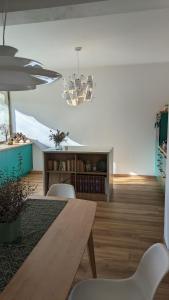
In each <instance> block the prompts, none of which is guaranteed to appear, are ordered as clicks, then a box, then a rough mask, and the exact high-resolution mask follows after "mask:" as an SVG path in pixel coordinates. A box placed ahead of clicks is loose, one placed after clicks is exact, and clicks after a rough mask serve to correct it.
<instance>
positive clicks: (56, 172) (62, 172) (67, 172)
mask: <svg viewBox="0 0 169 300" xmlns="http://www.w3.org/2000/svg"><path fill="white" fill-rule="evenodd" d="M46 172H47V173H54V174H75V173H76V172H75V171H55V170H47V171H46Z"/></svg>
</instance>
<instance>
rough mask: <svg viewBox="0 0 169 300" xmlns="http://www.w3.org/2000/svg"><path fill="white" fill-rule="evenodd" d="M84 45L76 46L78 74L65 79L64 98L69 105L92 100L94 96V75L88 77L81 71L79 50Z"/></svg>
mask: <svg viewBox="0 0 169 300" xmlns="http://www.w3.org/2000/svg"><path fill="white" fill-rule="evenodd" d="M81 50H82V47H76V48H75V51H76V53H77V74H73V75H72V76H70V77H69V79H68V81H67V80H66V79H64V92H63V98H64V99H65V100H66V102H67V104H68V105H71V106H77V105H79V104H82V103H87V102H91V101H92V97H93V76H92V75H88V76H87V77H86V76H84V75H83V74H80V72H79V52H80V51H81Z"/></svg>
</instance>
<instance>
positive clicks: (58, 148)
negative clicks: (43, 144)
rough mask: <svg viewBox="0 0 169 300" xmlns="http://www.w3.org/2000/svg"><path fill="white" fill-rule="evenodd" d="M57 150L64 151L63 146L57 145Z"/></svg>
mask: <svg viewBox="0 0 169 300" xmlns="http://www.w3.org/2000/svg"><path fill="white" fill-rule="evenodd" d="M55 149H56V150H58V151H61V150H63V146H62V145H61V144H55Z"/></svg>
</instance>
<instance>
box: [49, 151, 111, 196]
mask: <svg viewBox="0 0 169 300" xmlns="http://www.w3.org/2000/svg"><path fill="white" fill-rule="evenodd" d="M43 154H44V177H43V178H44V194H45V195H46V193H47V191H48V189H49V187H50V186H51V185H52V184H54V183H70V184H72V185H74V187H75V191H76V194H77V197H78V194H79V195H82V194H83V193H84V194H87V193H93V194H94V193H95V194H105V195H106V198H107V200H109V199H110V195H111V192H112V183H111V178H110V176H111V175H112V174H113V149H110V150H108V149H102V150H96V149H91V148H86V147H70V148H69V149H68V150H65V151H58V150H55V149H51V148H49V149H46V150H44V151H43Z"/></svg>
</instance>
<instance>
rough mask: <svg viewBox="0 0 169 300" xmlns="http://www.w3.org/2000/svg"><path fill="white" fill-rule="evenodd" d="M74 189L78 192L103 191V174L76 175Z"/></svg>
mask: <svg viewBox="0 0 169 300" xmlns="http://www.w3.org/2000/svg"><path fill="white" fill-rule="evenodd" d="M76 190H77V192H79V193H104V192H105V178H104V176H95V175H81V174H79V175H78V174H77V175H76Z"/></svg>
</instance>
